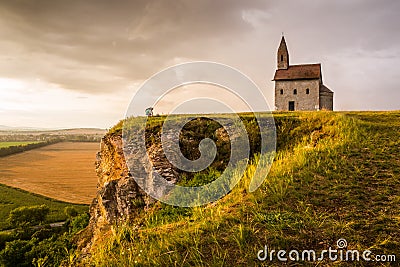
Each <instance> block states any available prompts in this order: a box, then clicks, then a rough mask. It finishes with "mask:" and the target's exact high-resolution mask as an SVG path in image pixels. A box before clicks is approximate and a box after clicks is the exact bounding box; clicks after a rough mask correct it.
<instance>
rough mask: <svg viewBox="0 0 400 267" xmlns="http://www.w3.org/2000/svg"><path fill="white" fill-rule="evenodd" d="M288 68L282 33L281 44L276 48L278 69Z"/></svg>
mask: <svg viewBox="0 0 400 267" xmlns="http://www.w3.org/2000/svg"><path fill="white" fill-rule="evenodd" d="M288 68H289V52H288V49H287V46H286V41H285V36H283V34H282V39H281V44H280V45H279V48H278V70H280V69H285V70H286V69H288Z"/></svg>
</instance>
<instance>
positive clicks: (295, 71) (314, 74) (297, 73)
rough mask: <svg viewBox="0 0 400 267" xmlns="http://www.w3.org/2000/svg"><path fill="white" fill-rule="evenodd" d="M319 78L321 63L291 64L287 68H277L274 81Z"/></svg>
mask: <svg viewBox="0 0 400 267" xmlns="http://www.w3.org/2000/svg"><path fill="white" fill-rule="evenodd" d="M319 78H321V64H306V65H292V66H289V68H288V69H286V70H285V69H278V70H276V72H275V77H274V81H279V80H309V79H319ZM328 90H329V89H328Z"/></svg>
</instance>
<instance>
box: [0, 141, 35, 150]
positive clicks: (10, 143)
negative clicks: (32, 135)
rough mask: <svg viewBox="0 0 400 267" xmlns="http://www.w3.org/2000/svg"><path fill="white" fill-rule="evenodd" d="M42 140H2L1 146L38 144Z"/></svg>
mask: <svg viewBox="0 0 400 267" xmlns="http://www.w3.org/2000/svg"><path fill="white" fill-rule="evenodd" d="M37 143H40V141H21V142H0V148H5V147H10V146H26V145H29V144H37Z"/></svg>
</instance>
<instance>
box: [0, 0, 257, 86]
mask: <svg viewBox="0 0 400 267" xmlns="http://www.w3.org/2000/svg"><path fill="white" fill-rule="evenodd" d="M264 5H265V4H264V3H262V1H254V2H253V3H252V4H248V7H247V8H263V7H264ZM241 9H242V7H241V2H240V1H98V0H96V1H31V0H26V1H7V2H4V3H2V5H1V8H0V16H1V22H2V25H1V28H2V33H1V37H2V40H6V41H3V42H1V49H2V50H3V51H4V50H9V52H10V51H11V55H10V58H8V60H2V62H1V65H2V66H1V72H2V73H3V75H4V74H7V75H8V76H9V77H10V76H11V77H21V76H32V77H40V78H41V79H43V80H47V81H48V82H51V83H55V84H59V85H61V86H62V87H64V88H67V89H74V90H83V91H85V90H87V91H91V92H96V91H107V90H110V89H111V88H110V85H111V84H112V83H115V84H114V85H116V86H118V85H122V84H124V83H127V82H128V81H129V80H136V79H139V80H140V79H145V78H147V77H148V76H149V75H150V74H152V73H153V72H155V71H158V70H159V69H160V68H161V67H163V66H166V65H167V64H169V63H168V62H169V61H171V59H173V58H174V57H177V58H180V57H182V58H184V57H193V56H194V57H196V56H197V57H202V56H204V55H205V54H207V53H208V52H209V51H208V49H207V48H206V47H205V45H206V44H208V45H210V44H212V42H213V41H216V42H217V41H218V40H220V39H222V40H224V41H225V39H224V38H227V40H228V41H229V39H230V40H231V41H233V39H234V38H233V36H240V33H241V32H242V33H243V34H245V32H246V31H248V30H250V28H251V27H250V25H249V24H247V23H246V22H244V21H243V20H242V19H241ZM201 46H203V47H204V49H199V48H200V47H201ZM107 77H108V78H107Z"/></svg>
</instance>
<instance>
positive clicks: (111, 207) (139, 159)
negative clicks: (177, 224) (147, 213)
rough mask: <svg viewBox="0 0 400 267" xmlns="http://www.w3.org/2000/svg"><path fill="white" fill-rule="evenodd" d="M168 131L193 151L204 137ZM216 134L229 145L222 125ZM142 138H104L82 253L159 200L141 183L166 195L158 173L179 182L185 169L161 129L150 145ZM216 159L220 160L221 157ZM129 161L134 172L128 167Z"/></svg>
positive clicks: (221, 142) (81, 239) (137, 135)
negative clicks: (175, 162)
mask: <svg viewBox="0 0 400 267" xmlns="http://www.w3.org/2000/svg"><path fill="white" fill-rule="evenodd" d="M165 133H166V134H167V136H168V137H170V139H174V140H175V139H179V140H181V141H182V143H183V144H184V145H185V146H186V147H187V149H186V150H187V151H190V153H193V155H195V154H196V153H198V152H196V151H198V144H199V141H200V140H195V138H193V137H192V136H191V132H190V131H187V132H185V131H184V134H183V135H182V136H179V133H176V132H175V131H173V130H171V131H166V132H165ZM215 137H216V138H215V139H216V140H215V141H216V143H217V145H218V144H219V145H220V146H221V147H224V146H226V144H225V143H228V145H229V136H228V135H227V133H226V132H224V131H223V130H222V129H219V130H217V131H216V135H215ZM139 138H141V135H140V133H139V132H134V134H132V137H131V139H130V141H129V143H128V144H126V146H125V148H124V147H123V139H122V136H121V134H120V133H115V134H110V133H109V134H107V135H106V136H104V137H103V138H102V140H101V144H100V152H99V153H98V154H97V159H96V163H95V167H96V173H97V176H98V184H97V194H96V197H95V198H94V199H93V202H92V204H91V205H90V222H89V225H88V227H87V228H86V229H85V230H84V231H83V232H82V233H81V234H80V236H77V238H76V240H77V244H78V248H79V249H80V251H81V252H82V257H86V255H90V250H91V247H92V245H93V244H95V243H96V240H97V239H98V238H101V236H102V234H103V233H105V232H106V231H107V230H109V229H110V227H111V226H112V225H114V224H119V223H125V222H127V221H129V220H130V219H132V218H135V216H140V215H139V211H143V210H146V209H147V208H149V207H150V206H151V205H152V204H153V203H154V202H155V200H154V199H153V198H151V197H150V196H149V195H148V194H147V193H146V192H144V191H143V190H142V188H141V187H140V186H139V185H138V183H139V184H141V185H145V186H146V187H147V190H146V191H148V192H152V193H153V194H152V195H155V196H163V195H164V193H166V192H168V188H167V187H168V186H166V185H165V183H164V185H162V184H158V182H157V181H158V180H156V179H154V176H155V173H157V174H159V175H161V177H162V178H163V179H165V180H166V181H167V184H169V185H172V184H176V183H177V182H179V177H180V175H181V174H182V173H183V172H182V170H178V169H177V168H176V167H175V166H173V165H172V164H171V163H170V162H169V160H168V159H167V157H166V156H165V154H164V150H163V148H162V145H161V141H160V133H159V132H153V133H152V135H151V139H153V142H152V143H151V144H149V146H148V147H147V148H146V149H143V148H141V147H139V146H140V144H141V143H140V142H139V141H140V140H139ZM154 140H156V141H154ZM165 148H166V149H170V148H171V144H169V143H167V144H165ZM124 149H125V152H126V153H125V154H126V155H124ZM172 157H173V159H174V160H179V159H177V158H175V155H174V154H173V153H172ZM127 162H128V163H129V164H127ZM216 162H217V163H218V164H219V161H216ZM221 162H222V161H221ZM221 164H222V163H221ZM128 165H129V167H130V170H131V172H129V170H128ZM132 175H135V177H133V176H132ZM142 187H143V186H142Z"/></svg>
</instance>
